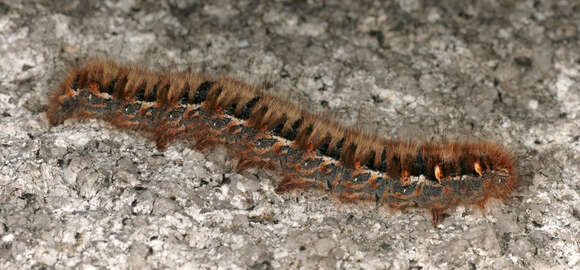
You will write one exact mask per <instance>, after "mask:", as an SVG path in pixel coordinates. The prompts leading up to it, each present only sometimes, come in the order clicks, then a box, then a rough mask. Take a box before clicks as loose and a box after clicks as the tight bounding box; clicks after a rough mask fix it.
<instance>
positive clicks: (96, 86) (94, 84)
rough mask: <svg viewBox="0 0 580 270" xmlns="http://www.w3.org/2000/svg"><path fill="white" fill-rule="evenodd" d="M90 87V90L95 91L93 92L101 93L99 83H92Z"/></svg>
mask: <svg viewBox="0 0 580 270" xmlns="http://www.w3.org/2000/svg"><path fill="white" fill-rule="evenodd" d="M89 87H90V88H91V90H93V91H97V92H98V91H99V84H98V83H96V82H91V83H90V84H89Z"/></svg>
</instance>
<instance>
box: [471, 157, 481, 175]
mask: <svg viewBox="0 0 580 270" xmlns="http://www.w3.org/2000/svg"><path fill="white" fill-rule="evenodd" d="M473 168H474V169H475V171H476V172H477V174H479V176H482V174H483V173H482V172H483V170H482V169H481V164H479V161H476V162H474V163H473Z"/></svg>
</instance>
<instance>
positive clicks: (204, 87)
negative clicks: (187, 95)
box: [193, 81, 214, 104]
mask: <svg viewBox="0 0 580 270" xmlns="http://www.w3.org/2000/svg"><path fill="white" fill-rule="evenodd" d="M213 84H214V82H212V81H205V82H202V83H201V84H200V85H199V87H197V89H196V90H195V94H194V95H193V104H200V103H202V102H204V101H205V98H206V97H207V93H208V92H209V90H210V89H211V87H212V86H213Z"/></svg>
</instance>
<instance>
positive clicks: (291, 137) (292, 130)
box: [282, 117, 304, 141]
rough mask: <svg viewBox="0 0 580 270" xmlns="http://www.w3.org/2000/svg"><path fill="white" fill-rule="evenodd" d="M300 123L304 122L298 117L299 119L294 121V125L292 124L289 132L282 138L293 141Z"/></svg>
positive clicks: (302, 118)
mask: <svg viewBox="0 0 580 270" xmlns="http://www.w3.org/2000/svg"><path fill="white" fill-rule="evenodd" d="M302 121H304V117H300V119H298V120H296V121H295V122H294V124H292V126H291V127H290V130H288V132H286V134H285V135H284V136H282V137H284V138H286V139H287V140H289V141H293V140H294V139H295V138H296V135H297V134H298V129H299V128H300V126H301V125H302Z"/></svg>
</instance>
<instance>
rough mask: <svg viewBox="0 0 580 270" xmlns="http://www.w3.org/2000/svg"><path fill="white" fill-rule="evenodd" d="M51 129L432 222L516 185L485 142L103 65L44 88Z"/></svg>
mask: <svg viewBox="0 0 580 270" xmlns="http://www.w3.org/2000/svg"><path fill="white" fill-rule="evenodd" d="M47 114H48V119H49V122H50V124H51V125H58V124H61V123H63V121H64V120H66V119H68V118H96V119H103V120H105V121H108V122H110V123H112V124H113V125H115V126H116V127H118V128H121V129H131V130H138V131H142V132H145V134H147V135H149V136H151V137H152V138H153V139H154V140H155V142H156V144H157V147H158V149H159V150H163V149H164V148H165V147H166V146H167V144H168V143H170V142H171V141H173V140H176V139H184V140H188V141H191V142H192V145H193V147H194V148H195V149H198V150H204V149H207V148H209V147H212V146H215V145H223V146H225V147H226V148H227V149H228V150H229V151H230V153H232V154H234V155H235V156H236V157H237V158H238V159H239V162H238V169H239V170H240V171H242V170H245V169H248V168H251V167H262V168H267V169H270V170H274V171H276V172H277V173H279V174H280V175H281V176H282V177H283V179H282V181H281V182H280V183H279V185H278V187H277V189H276V191H277V192H285V191H289V190H292V189H296V188H317V189H322V190H329V191H332V192H334V193H335V194H336V195H337V196H338V197H339V198H340V199H341V200H342V201H360V200H367V201H376V202H377V203H380V204H383V205H386V206H388V207H390V208H394V209H404V208H407V207H419V208H425V209H428V210H430V212H431V214H432V218H433V225H435V226H436V225H437V224H438V223H439V222H440V221H441V220H442V218H443V214H444V212H445V211H446V210H447V209H449V208H453V207H455V206H457V205H460V204H465V205H477V206H480V207H484V205H485V203H486V202H487V201H488V199H490V198H498V199H506V198H507V196H508V195H509V193H510V192H512V191H513V190H514V189H515V187H516V185H517V172H516V168H515V165H514V161H513V159H512V157H511V156H510V155H509V154H508V153H506V152H505V151H504V150H502V148H501V147H500V146H498V145H496V144H492V143H487V142H477V143H468V142H443V143H430V142H425V143H421V144H417V143H412V142H410V141H402V140H387V139H383V138H380V137H377V136H371V135H368V134H365V133H363V132H359V131H356V130H352V129H348V128H344V127H342V126H340V125H339V124H337V123H336V122H334V121H331V120H328V119H326V118H323V117H321V116H318V115H315V114H312V113H309V112H306V111H304V110H301V109H300V108H299V107H297V106H296V105H293V104H291V103H289V102H286V101H284V100H281V99H280V98H277V97H274V96H272V95H269V94H267V93H265V92H262V91H260V90H259V89H257V88H256V87H254V86H251V85H248V84H244V83H242V82H239V81H236V80H234V79H231V78H227V77H222V78H219V79H212V78H208V77H204V76H202V75H198V74H193V73H184V72H176V73H156V72H153V71H150V70H147V69H144V68H140V67H137V66H125V65H120V64H117V63H115V62H113V61H111V60H93V61H89V62H88V63H86V64H85V65H83V66H81V67H78V68H75V69H72V70H71V71H70V72H69V73H68V75H67V76H66V78H65V80H64V82H62V83H61V85H60V87H59V88H58V89H56V90H55V91H54V92H52V94H51V97H50V107H49V110H48V113H47Z"/></svg>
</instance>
